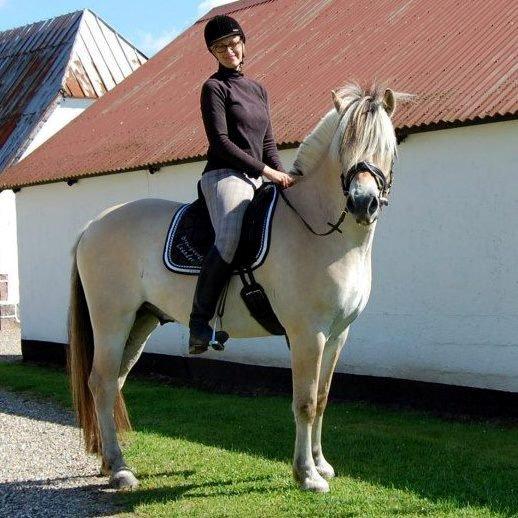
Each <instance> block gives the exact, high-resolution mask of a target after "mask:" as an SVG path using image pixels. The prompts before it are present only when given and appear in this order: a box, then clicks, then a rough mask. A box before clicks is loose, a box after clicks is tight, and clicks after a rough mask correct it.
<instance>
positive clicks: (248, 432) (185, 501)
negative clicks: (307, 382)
mask: <svg viewBox="0 0 518 518" xmlns="http://www.w3.org/2000/svg"><path fill="white" fill-rule="evenodd" d="M66 384H67V381H66V377H65V375H64V374H63V373H62V372H60V371H55V370H52V369H45V368H42V367H35V366H29V365H20V364H0V385H2V386H4V387H7V388H10V389H13V390H22V391H30V392H34V393H36V394H41V395H42V396H44V397H51V398H53V399H54V400H56V401H58V402H59V403H61V404H64V405H66V406H69V405H70V398H69V396H68V392H67V386H66ZM125 394H126V400H127V403H128V408H129V410H130V414H131V416H132V420H133V425H134V427H135V432H133V433H132V434H130V437H129V438H128V441H127V444H126V446H125V449H124V451H125V455H126V459H127V461H128V462H129V464H130V465H131V466H132V467H133V468H135V469H136V472H137V475H138V477H139V479H140V482H141V486H140V487H139V489H138V490H137V491H134V492H131V493H120V494H116V495H114V499H116V502H117V503H118V504H120V505H121V506H122V508H123V509H124V510H125V511H126V512H128V513H136V514H138V515H142V516H180V515H181V516H239V517H242V516H245V517H247V516H248V517H252V516H341V517H348V516H361V517H366V516H372V517H382V516H434V517H436V516H437V517H445V516H449V517H468V516H469V517H482V516H506V517H509V516H518V430H516V429H513V428H511V427H510V426H508V427H505V426H503V425H495V424H489V423H475V422H472V423H465V422H453V421H444V420H440V419H437V418H433V417H430V416H427V415H424V414H421V413H418V412H409V411H393V410H386V409H380V408H376V407H374V406H369V405H364V404H342V403H340V404H339V403H334V404H331V405H330V406H329V408H328V411H327V413H326V419H325V422H324V450H325V452H326V456H327V458H328V460H329V461H330V462H331V463H332V464H333V465H334V467H335V469H336V470H337V473H338V477H337V478H336V479H334V480H333V481H332V482H331V492H330V493H329V494H327V495H315V494H309V493H304V492H301V491H299V490H298V489H297V488H296V487H295V485H294V483H293V482H292V479H291V454H292V448H293V437H294V425H293V420H292V416H291V410H290V400H289V398H286V397H264V396H261V397H241V396H235V395H221V394H210V393H207V392H203V391H198V390H193V389H187V388H177V387H171V386H166V385H163V384H160V383H155V382H150V381H142V380H130V381H129V382H128V385H127V387H126V388H125Z"/></svg>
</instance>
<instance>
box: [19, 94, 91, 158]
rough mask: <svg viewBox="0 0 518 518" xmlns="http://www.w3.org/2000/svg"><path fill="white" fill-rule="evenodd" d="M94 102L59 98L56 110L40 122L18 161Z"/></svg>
mask: <svg viewBox="0 0 518 518" xmlns="http://www.w3.org/2000/svg"><path fill="white" fill-rule="evenodd" d="M94 102H95V101H94V100H92V99H70V98H68V97H60V98H59V99H58V101H57V105H56V108H55V109H54V110H52V112H51V113H50V114H49V115H48V116H47V118H46V119H45V120H44V121H43V122H42V124H41V127H40V129H39V130H38V132H37V133H36V134H35V135H34V138H33V140H32V142H31V143H30V144H29V146H28V147H27V149H26V150H25V152H24V153H23V155H22V157H21V158H20V160H22V159H24V158H25V157H26V156H27V155H29V154H30V153H32V152H33V151H34V150H35V149H36V148H37V147H39V146H41V144H43V143H44V142H45V141H46V140H48V139H49V138H50V137H52V135H54V134H55V133H57V132H58V131H59V130H60V129H61V128H63V127H65V126H66V125H67V124H68V123H69V122H71V121H72V120H73V119H75V118H76V117H77V116H78V115H79V114H80V113H82V112H83V111H84V110H86V108H88V107H89V106H90V105H91V104H93V103H94Z"/></svg>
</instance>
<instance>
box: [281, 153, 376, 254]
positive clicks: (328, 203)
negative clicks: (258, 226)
mask: <svg viewBox="0 0 518 518" xmlns="http://www.w3.org/2000/svg"><path fill="white" fill-rule="evenodd" d="M286 195H287V197H288V199H289V200H290V202H291V203H292V205H293V206H294V207H295V208H296V210H297V212H299V214H300V215H301V216H302V217H303V218H304V220H305V221H306V222H307V223H308V224H309V225H310V226H311V227H312V228H313V230H315V232H326V231H328V230H329V228H330V227H329V225H328V224H327V223H332V224H335V223H336V222H337V221H338V219H339V217H340V215H341V213H342V211H343V210H344V208H345V202H346V200H345V196H344V194H343V191H342V186H341V183H340V168H339V166H338V165H337V164H336V163H334V161H333V159H332V158H330V157H329V156H328V155H326V156H323V157H322V160H321V162H320V164H319V165H318V166H317V167H316V168H315V170H314V171H311V172H309V171H307V172H306V173H305V174H304V176H303V177H302V179H301V180H300V181H299V182H298V183H297V184H296V185H295V186H294V187H292V188H290V189H289V190H288V191H286ZM374 228H375V224H373V225H370V226H369V227H365V226H362V225H359V224H358V223H356V221H355V219H354V218H353V217H352V216H351V215H349V214H348V215H346V217H345V219H344V221H343V223H342V225H341V227H340V230H342V233H339V232H334V233H333V234H331V235H329V236H325V237H317V236H314V237H315V238H316V240H315V243H316V244H317V245H318V246H325V247H326V248H329V247H335V248H336V256H337V258H338V257H339V256H340V257H341V256H342V255H343V256H344V258H345V255H346V254H347V253H348V252H350V251H351V250H353V249H357V251H358V252H359V253H360V255H361V256H362V257H364V258H365V260H370V249H371V246H372V236H373V233H374ZM304 232H307V230H306V229H305V228H304ZM308 237H311V236H308ZM349 258H350V256H349Z"/></svg>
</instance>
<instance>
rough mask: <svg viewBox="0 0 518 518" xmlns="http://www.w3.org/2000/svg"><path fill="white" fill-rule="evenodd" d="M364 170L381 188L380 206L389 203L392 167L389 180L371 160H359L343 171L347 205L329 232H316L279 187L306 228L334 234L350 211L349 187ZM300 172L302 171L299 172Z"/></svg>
mask: <svg viewBox="0 0 518 518" xmlns="http://www.w3.org/2000/svg"><path fill="white" fill-rule="evenodd" d="M363 171H367V172H368V173H370V175H371V176H372V177H373V178H374V180H375V181H376V185H377V186H378V189H379V195H378V201H379V205H380V207H383V205H388V195H389V193H390V188H391V187H392V178H393V174H392V169H391V171H390V180H389V181H388V182H387V179H386V178H385V175H384V174H383V173H382V172H381V169H380V168H379V167H376V166H375V165H374V164H371V163H370V162H358V163H357V164H354V165H353V166H352V167H351V168H350V169H349V171H347V173H345V174H344V173H342V174H341V175H340V182H341V184H342V191H343V193H344V196H345V207H344V209H343V210H342V213H341V214H340V217H339V218H338V221H337V222H336V223H334V224H333V223H329V222H328V223H327V224H328V225H329V226H330V227H331V228H330V229H329V230H328V231H327V232H315V231H314V230H313V229H312V228H311V225H310V224H309V223H308V222H307V221H306V220H305V219H304V218H303V217H302V216H301V215H300V214H299V212H298V211H297V209H296V208H295V207H294V206H293V205H292V204H291V203H290V201H289V200H288V198H286V195H285V194H284V192H283V191H282V189H280V188H279V192H280V195H281V197H282V199H283V200H284V201H285V202H286V204H287V205H288V207H289V208H290V209H291V210H293V212H295V214H297V216H298V217H299V218H300V219H301V220H302V223H304V225H305V226H306V228H307V229H308V230H309V231H310V232H312V233H313V234H315V235H316V236H328V235H329V234H332V233H333V232H335V231H336V232H340V234H341V233H342V231H341V230H340V225H341V224H342V223H343V221H344V219H345V216H346V215H347V213H348V212H349V211H348V209H347V198H349V189H350V188H351V183H352V181H353V179H354V177H355V176H356V175H357V174H358V173H361V172H363ZM299 174H300V173H299Z"/></svg>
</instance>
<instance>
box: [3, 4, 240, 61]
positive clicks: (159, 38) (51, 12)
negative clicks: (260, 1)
mask: <svg viewBox="0 0 518 518" xmlns="http://www.w3.org/2000/svg"><path fill="white" fill-rule="evenodd" d="M231 1H234V0H139V1H137V0H109V1H107V0H104V1H102V0H52V1H49V0H0V32H1V31H5V30H7V29H13V28H14V27H21V26H22V25H27V24H30V23H34V22H38V21H40V20H46V19H48V18H54V17H55V16H59V15H61V14H66V13H70V12H72V11H78V10H81V9H91V10H92V11H93V12H94V13H96V14H97V15H98V16H100V17H101V18H102V19H103V20H104V21H105V22H106V23H108V25H111V26H112V27H113V28H114V29H115V30H116V31H117V32H119V33H120V34H121V35H122V36H124V37H125V38H126V39H127V40H129V41H130V42H131V43H133V44H134V45H135V46H136V47H137V48H138V49H139V50H141V51H142V52H144V54H146V55H147V56H148V57H151V56H152V55H153V54H155V53H156V52H158V51H159V50H160V49H161V48H163V47H164V46H165V45H167V44H168V43H169V42H170V41H172V40H173V39H174V38H175V37H176V36H178V34H180V33H181V32H183V31H184V30H185V29H187V28H188V27H190V26H191V25H192V24H193V23H194V22H195V21H196V20H197V19H198V18H200V17H201V16H203V15H204V14H206V13H207V12H208V11H209V10H210V9H212V8H213V7H216V6H218V5H222V4H228V3H230V2H231Z"/></svg>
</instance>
